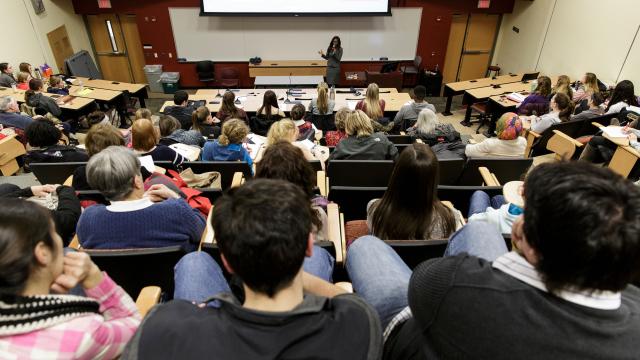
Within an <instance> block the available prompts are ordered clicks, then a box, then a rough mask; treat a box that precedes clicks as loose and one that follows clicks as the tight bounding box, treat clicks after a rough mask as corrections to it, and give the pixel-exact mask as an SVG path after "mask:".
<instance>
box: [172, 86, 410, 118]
mask: <svg viewBox="0 0 640 360" xmlns="http://www.w3.org/2000/svg"><path fill="white" fill-rule="evenodd" d="M267 90H272V91H274V92H275V93H276V96H277V97H278V99H279V100H278V105H279V107H280V109H282V110H283V111H289V110H291V108H292V107H293V105H294V104H285V103H284V99H286V96H287V95H286V91H287V89H240V90H238V91H234V93H235V95H236V98H239V99H240V101H241V102H242V104H241V105H236V106H238V107H242V108H243V109H244V110H245V111H247V112H256V110H258V108H260V106H261V105H262V98H263V96H264V93H265V92H266V91H267ZM301 90H302V92H303V93H302V94H300V95H295V96H294V95H289V99H290V100H292V101H294V100H296V99H300V100H299V101H300V102H302V104H303V105H304V106H305V107H306V108H309V103H310V102H311V99H312V98H314V97H317V91H316V89H315V88H303V89H301ZM336 90H337V91H340V90H344V91H346V90H348V89H336ZM380 91H389V92H388V93H381V94H380V99H384V101H385V103H386V104H385V111H398V110H400V108H401V107H402V105H404V104H406V103H407V102H409V101H411V98H410V97H409V94H407V93H398V92H397V91H396V90H395V89H384V88H383V89H380ZM217 93H218V90H216V89H201V90H198V91H197V92H196V94H195V95H190V96H189V100H205V101H207V108H209V110H211V112H214V113H215V112H217V111H218V110H219V109H220V103H218V104H211V102H212V101H214V100H215V101H220V102H222V98H221V97H219V98H217V99H216V94H217ZM223 94H224V91H220V95H223ZM280 99H282V100H280ZM362 99H364V90H363V91H362V95H360V96H356V95H355V94H352V93H348V94H347V93H336V98H335V101H336V106H335V110H336V111H337V110H338V109H340V108H341V107H349V108H351V109H354V108H355V106H356V103H357V102H358V101H360V100H362ZM170 105H173V101H165V103H164V104H163V106H162V108H160V112H162V111H164V108H165V107H166V106H170Z"/></svg>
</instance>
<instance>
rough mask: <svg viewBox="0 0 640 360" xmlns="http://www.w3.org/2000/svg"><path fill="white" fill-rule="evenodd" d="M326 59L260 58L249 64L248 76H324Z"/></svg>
mask: <svg viewBox="0 0 640 360" xmlns="http://www.w3.org/2000/svg"><path fill="white" fill-rule="evenodd" d="M326 70H327V61H326V60H262V62H261V63H260V64H249V77H256V76H324V74H325V72H326Z"/></svg>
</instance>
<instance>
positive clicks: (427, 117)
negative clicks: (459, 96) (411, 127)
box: [416, 109, 438, 134]
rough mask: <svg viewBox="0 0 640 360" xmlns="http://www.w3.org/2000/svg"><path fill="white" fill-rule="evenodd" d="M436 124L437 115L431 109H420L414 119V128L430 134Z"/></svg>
mask: <svg viewBox="0 0 640 360" xmlns="http://www.w3.org/2000/svg"><path fill="white" fill-rule="evenodd" d="M436 125H438V116H437V115H436V113H434V112H433V111H432V110H431V109H422V111H420V113H419V114H418V120H416V129H418V131H420V132H421V133H424V134H431V133H433V131H434V130H435V129H436Z"/></svg>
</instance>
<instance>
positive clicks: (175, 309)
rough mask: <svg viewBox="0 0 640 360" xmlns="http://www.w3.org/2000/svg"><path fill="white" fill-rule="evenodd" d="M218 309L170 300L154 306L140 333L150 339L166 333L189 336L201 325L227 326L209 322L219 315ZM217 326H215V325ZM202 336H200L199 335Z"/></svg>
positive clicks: (184, 301)
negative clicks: (149, 336)
mask: <svg viewBox="0 0 640 360" xmlns="http://www.w3.org/2000/svg"><path fill="white" fill-rule="evenodd" d="M219 311H220V310H219V309H218V308H215V307H209V306H207V307H200V306H198V305H195V304H192V303H190V302H188V301H186V300H172V301H169V302H167V303H164V304H162V305H159V306H156V307H155V308H154V309H153V310H152V311H151V313H150V314H149V315H148V316H147V318H146V319H145V321H144V322H143V323H142V326H141V331H142V335H143V336H144V335H145V333H148V335H151V336H152V337H155V336H158V335H162V334H164V333H166V332H171V333H173V334H176V336H178V335H177V334H182V335H183V336H190V335H188V334H193V333H194V331H195V332H196V333H197V332H199V330H201V329H200V327H201V326H202V325H207V327H210V326H221V327H225V326H228V324H220V322H219V321H210V318H214V317H217V315H219ZM216 324H217V325H216ZM169 330H170V331H169ZM201 336H202V335H201Z"/></svg>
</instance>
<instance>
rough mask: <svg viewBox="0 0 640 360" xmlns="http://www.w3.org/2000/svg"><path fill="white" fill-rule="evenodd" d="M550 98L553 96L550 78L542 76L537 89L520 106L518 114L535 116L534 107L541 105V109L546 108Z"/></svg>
mask: <svg viewBox="0 0 640 360" xmlns="http://www.w3.org/2000/svg"><path fill="white" fill-rule="evenodd" d="M549 96H551V79H550V78H549V77H548V76H540V77H539V78H538V85H536V89H535V90H534V91H533V92H532V93H531V94H529V96H527V97H526V98H525V99H524V100H523V101H522V102H521V103H520V104H519V105H518V114H519V115H533V114H532V113H531V112H532V111H531V108H532V105H536V104H539V105H538V107H539V108H544V107H546V106H547V105H548V104H549ZM540 115H542V114H540Z"/></svg>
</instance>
